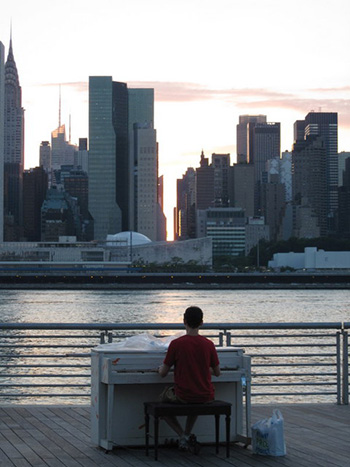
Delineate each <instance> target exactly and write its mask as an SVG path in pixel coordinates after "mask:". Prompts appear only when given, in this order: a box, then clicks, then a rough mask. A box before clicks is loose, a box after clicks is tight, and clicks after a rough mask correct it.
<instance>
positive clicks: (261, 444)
mask: <svg viewBox="0 0 350 467" xmlns="http://www.w3.org/2000/svg"><path fill="white" fill-rule="evenodd" d="M252 447H253V453H254V454H260V455H262V456H285V455H286V454H287V450H286V443H285V442H284V421H283V416H282V414H281V412H280V411H279V410H277V409H274V411H273V413H272V417H270V418H265V419H264V420H260V421H259V422H256V423H255V424H254V425H253V426H252Z"/></svg>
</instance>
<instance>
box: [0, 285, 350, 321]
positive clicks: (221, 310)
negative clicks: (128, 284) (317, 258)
mask: <svg viewBox="0 0 350 467" xmlns="http://www.w3.org/2000/svg"><path fill="white" fill-rule="evenodd" d="M190 305H197V306H200V307H201V308H202V309H203V312H204V317H205V321H206V322H208V323H209V322H211V323H221V322H222V323H242V322H248V323H262V322H270V323H271V322H335V321H350V290H152V291H147V290H132V291H130V290H128V291H120V290H118V291H106V290H93V291H86V290H81V291H77V290H46V291H45V290H1V291H0V319H1V321H2V322H14V323H19V322H23V323H180V322H181V321H182V314H183V312H184V310H185V309H186V307H188V306H190Z"/></svg>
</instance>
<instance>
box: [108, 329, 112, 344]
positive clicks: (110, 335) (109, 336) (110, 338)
mask: <svg viewBox="0 0 350 467" xmlns="http://www.w3.org/2000/svg"><path fill="white" fill-rule="evenodd" d="M112 342H113V333H112V332H109V333H108V343H109V344H111V343H112Z"/></svg>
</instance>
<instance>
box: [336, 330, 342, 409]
mask: <svg viewBox="0 0 350 467" xmlns="http://www.w3.org/2000/svg"><path fill="white" fill-rule="evenodd" d="M340 336H341V332H340V331H337V334H336V337H337V404H338V405H340V404H341V403H342V401H341V399H342V391H341V341H340V339H341V337H340Z"/></svg>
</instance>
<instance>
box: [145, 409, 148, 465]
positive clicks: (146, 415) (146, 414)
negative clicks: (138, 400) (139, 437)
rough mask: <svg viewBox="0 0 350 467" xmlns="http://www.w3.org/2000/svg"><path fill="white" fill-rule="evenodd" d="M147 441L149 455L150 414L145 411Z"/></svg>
mask: <svg viewBox="0 0 350 467" xmlns="http://www.w3.org/2000/svg"><path fill="white" fill-rule="evenodd" d="M145 437H146V439H145V441H146V456H148V448H149V415H148V413H147V412H146V413H145Z"/></svg>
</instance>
